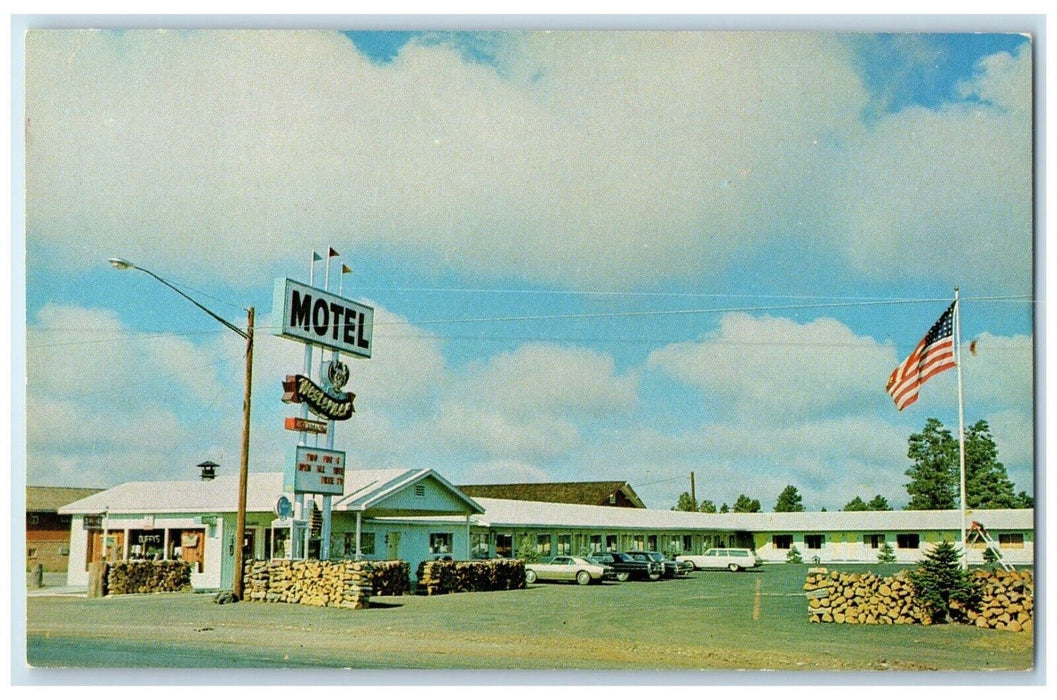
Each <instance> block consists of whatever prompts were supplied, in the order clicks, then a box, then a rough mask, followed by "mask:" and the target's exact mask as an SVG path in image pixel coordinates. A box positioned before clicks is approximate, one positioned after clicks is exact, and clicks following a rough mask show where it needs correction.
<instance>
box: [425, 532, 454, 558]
mask: <svg viewBox="0 0 1057 700" xmlns="http://www.w3.org/2000/svg"><path fill="white" fill-rule="evenodd" d="M429 553H430V554H451V533H450V532H431V533H429Z"/></svg>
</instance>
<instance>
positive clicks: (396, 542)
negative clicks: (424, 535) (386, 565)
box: [385, 532, 400, 561]
mask: <svg viewBox="0 0 1057 700" xmlns="http://www.w3.org/2000/svg"><path fill="white" fill-rule="evenodd" d="M385 558H386V559H388V560H389V561H397V560H398V559H400V533H399V532H390V533H389V534H388V535H386V536H385Z"/></svg>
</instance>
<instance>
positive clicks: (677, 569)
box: [628, 551, 694, 578]
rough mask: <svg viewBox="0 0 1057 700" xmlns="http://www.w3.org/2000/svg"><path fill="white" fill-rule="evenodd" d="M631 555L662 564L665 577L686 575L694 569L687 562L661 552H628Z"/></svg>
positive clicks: (662, 573) (640, 559)
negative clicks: (670, 557)
mask: <svg viewBox="0 0 1057 700" xmlns="http://www.w3.org/2000/svg"><path fill="white" fill-rule="evenodd" d="M628 554H629V555H630V556H632V557H633V558H635V559H638V560H639V561H652V562H656V563H658V564H660V565H661V576H663V577H664V578H675V577H676V576H685V575H686V574H688V573H690V572H691V571H693V570H694V567H693V566H692V565H690V564H689V563H686V562H680V561H676V560H675V559H669V558H668V557H666V556H664V554H662V553H661V552H641V551H635V552H628Z"/></svg>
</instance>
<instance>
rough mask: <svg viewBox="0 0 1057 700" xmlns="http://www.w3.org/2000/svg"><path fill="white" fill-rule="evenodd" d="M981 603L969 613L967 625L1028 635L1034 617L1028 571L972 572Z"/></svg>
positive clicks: (1032, 584)
mask: <svg viewBox="0 0 1057 700" xmlns="http://www.w3.org/2000/svg"><path fill="white" fill-rule="evenodd" d="M972 577H973V580H974V581H976V582H977V583H978V584H979V585H980V589H981V591H982V592H983V600H982V601H981V603H980V608H979V610H969V611H967V614H968V616H969V623H970V624H973V625H976V626H977V627H983V628H990V629H997V630H1008V631H1010V632H1031V630H1032V628H1033V626H1034V620H1033V618H1034V614H1035V581H1034V578H1033V577H1032V574H1031V572H1030V571H996V572H989V571H974V572H973V573H972Z"/></svg>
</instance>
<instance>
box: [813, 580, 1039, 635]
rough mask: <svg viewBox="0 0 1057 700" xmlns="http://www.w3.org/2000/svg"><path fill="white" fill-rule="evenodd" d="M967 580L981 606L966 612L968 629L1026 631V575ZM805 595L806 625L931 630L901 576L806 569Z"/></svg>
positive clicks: (1031, 591) (1030, 607) (1029, 585)
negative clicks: (915, 626)
mask: <svg viewBox="0 0 1057 700" xmlns="http://www.w3.org/2000/svg"><path fill="white" fill-rule="evenodd" d="M971 575H972V578H973V580H974V581H975V582H976V583H977V584H978V585H979V586H980V589H981V591H982V593H983V600H982V602H981V604H980V607H979V609H978V610H969V611H966V614H967V616H968V618H969V623H970V624H974V625H976V626H977V627H983V628H990V629H1000V630H1010V631H1013V632H1016V631H1027V632H1030V631H1031V629H1032V627H1033V622H1032V619H1033V614H1034V607H1035V606H1034V601H1035V584H1034V581H1033V579H1032V575H1031V572H1028V571H1013V572H1004V571H997V572H991V571H974V572H973V573H972V574H971ZM804 591H805V592H806V594H807V601H808V610H807V611H808V619H809V620H810V621H811V622H835V623H845V624H863V625H893V624H894V625H905V624H922V625H928V624H931V618H930V616H929V615H927V614H926V613H925V611H924V610H922V609H921V607H920V606H918V604H917V603H916V602H915V600H914V586H913V584H911V582H910V580H909V578H908V577H907V575H906V572H900V573H898V574H896V575H895V576H888V577H881V576H877V575H876V574H872V573H865V574H863V573H844V572H839V571H827V570H826V569H824V568H813V569H808V573H807V580H806V582H805V583H804ZM952 607H956V604H952Z"/></svg>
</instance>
